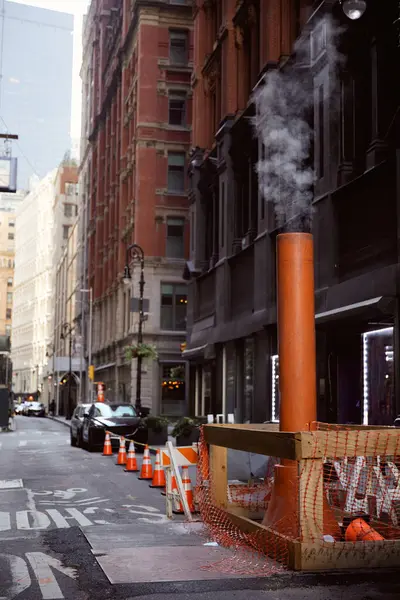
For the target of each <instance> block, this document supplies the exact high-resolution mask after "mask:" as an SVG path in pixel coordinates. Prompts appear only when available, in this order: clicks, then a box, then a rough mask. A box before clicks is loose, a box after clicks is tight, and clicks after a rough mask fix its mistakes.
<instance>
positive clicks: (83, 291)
mask: <svg viewBox="0 0 400 600" xmlns="http://www.w3.org/2000/svg"><path fill="white" fill-rule="evenodd" d="M81 293H82V294H89V343H88V363H89V364H88V367H90V366H91V364H92V331H93V329H92V327H93V288H89V289H88V290H81ZM82 329H83V328H82ZM85 331H86V330H85ZM85 342H86V339H85ZM88 371H89V369H87V372H88ZM89 401H90V402H93V381H92V380H91V379H90V378H89Z"/></svg>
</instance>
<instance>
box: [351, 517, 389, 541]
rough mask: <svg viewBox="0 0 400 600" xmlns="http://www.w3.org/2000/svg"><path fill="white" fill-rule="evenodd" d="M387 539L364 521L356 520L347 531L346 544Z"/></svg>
mask: <svg viewBox="0 0 400 600" xmlns="http://www.w3.org/2000/svg"><path fill="white" fill-rule="evenodd" d="M384 539H385V538H384V537H382V536H381V535H380V533H378V532H377V531H376V530H375V529H372V527H371V526H370V525H368V523H367V522H366V521H364V519H361V518H358V519H354V521H352V522H351V523H350V525H349V526H348V528H347V529H346V534H345V540H346V542H377V541H382V540H384Z"/></svg>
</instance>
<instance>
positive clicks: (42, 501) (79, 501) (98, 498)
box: [39, 496, 108, 505]
mask: <svg viewBox="0 0 400 600" xmlns="http://www.w3.org/2000/svg"><path fill="white" fill-rule="evenodd" d="M107 501H108V498H105V499H103V500H102V499H101V498H100V496H95V497H94V498H87V499H86V500H85V499H83V500H39V504H68V505H71V504H76V505H80V504H91V503H92V502H107Z"/></svg>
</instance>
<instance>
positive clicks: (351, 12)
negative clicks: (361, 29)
mask: <svg viewBox="0 0 400 600" xmlns="http://www.w3.org/2000/svg"><path fill="white" fill-rule="evenodd" d="M340 4H341V5H342V9H343V12H344V14H345V15H346V17H348V18H349V19H351V20H352V21H357V19H360V18H361V17H362V16H363V14H364V13H365V11H366V10H367V2H366V0H340Z"/></svg>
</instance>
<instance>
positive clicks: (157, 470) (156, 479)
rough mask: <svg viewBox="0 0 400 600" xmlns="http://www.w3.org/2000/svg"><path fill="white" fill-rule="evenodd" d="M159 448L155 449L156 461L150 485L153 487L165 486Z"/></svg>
mask: <svg viewBox="0 0 400 600" xmlns="http://www.w3.org/2000/svg"><path fill="white" fill-rule="evenodd" d="M160 455H161V450H157V453H156V462H155V463H154V474H153V481H152V482H151V484H150V487H153V488H165V474H164V469H163V468H162V466H161V456H160Z"/></svg>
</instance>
